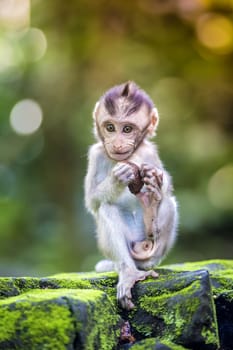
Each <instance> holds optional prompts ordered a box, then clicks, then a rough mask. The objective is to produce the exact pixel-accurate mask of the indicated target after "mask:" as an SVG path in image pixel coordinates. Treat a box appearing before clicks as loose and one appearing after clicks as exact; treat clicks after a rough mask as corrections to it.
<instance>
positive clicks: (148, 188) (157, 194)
mask: <svg viewBox="0 0 233 350" xmlns="http://www.w3.org/2000/svg"><path fill="white" fill-rule="evenodd" d="M146 191H147V192H152V193H153V196H154V198H155V199H156V200H157V201H161V199H162V195H161V193H160V191H159V190H158V189H156V188H155V187H154V186H151V185H146Z"/></svg>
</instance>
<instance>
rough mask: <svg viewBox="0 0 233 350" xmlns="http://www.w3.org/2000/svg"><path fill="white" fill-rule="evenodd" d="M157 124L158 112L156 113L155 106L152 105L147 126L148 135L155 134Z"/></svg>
mask: <svg viewBox="0 0 233 350" xmlns="http://www.w3.org/2000/svg"><path fill="white" fill-rule="evenodd" d="M158 124H159V113H158V110H157V108H155V107H154V108H153V109H152V112H151V122H150V125H149V127H148V136H149V137H153V136H155V134H156V129H157V127H158Z"/></svg>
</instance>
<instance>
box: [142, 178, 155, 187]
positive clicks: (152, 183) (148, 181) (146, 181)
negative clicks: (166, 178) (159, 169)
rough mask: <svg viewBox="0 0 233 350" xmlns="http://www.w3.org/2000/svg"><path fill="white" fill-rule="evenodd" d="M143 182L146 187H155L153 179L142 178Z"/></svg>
mask: <svg viewBox="0 0 233 350" xmlns="http://www.w3.org/2000/svg"><path fill="white" fill-rule="evenodd" d="M143 182H144V183H145V184H146V185H152V186H156V185H157V182H156V178H155V177H148V176H146V177H144V178H143Z"/></svg>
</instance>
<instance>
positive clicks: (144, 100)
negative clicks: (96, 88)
mask: <svg viewBox="0 0 233 350" xmlns="http://www.w3.org/2000/svg"><path fill="white" fill-rule="evenodd" d="M122 98H123V99H125V103H124V104H123V107H122V108H123V110H120V111H119V108H118V105H119V104H118V102H119V99H122ZM101 101H102V102H103V104H104V106H105V108H106V110H107V112H108V113H109V114H110V115H115V114H116V113H117V112H120V113H123V114H124V115H126V116H129V115H131V114H133V113H135V112H137V111H138V110H139V109H140V108H141V106H142V105H143V104H145V105H146V106H147V108H148V111H149V113H150V112H151V111H152V109H153V107H154V104H153V101H152V100H151V99H150V97H149V96H148V95H147V94H146V93H145V91H144V90H142V89H140V87H139V86H138V85H137V84H135V83H134V82H133V81H128V82H126V83H123V84H121V85H116V86H114V87H112V88H111V89H109V90H108V91H107V92H106V93H105V94H104V95H103V96H102V98H101Z"/></svg>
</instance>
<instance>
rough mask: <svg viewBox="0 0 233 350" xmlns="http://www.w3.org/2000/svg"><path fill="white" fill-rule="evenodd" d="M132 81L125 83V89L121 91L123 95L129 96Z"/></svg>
mask: <svg viewBox="0 0 233 350" xmlns="http://www.w3.org/2000/svg"><path fill="white" fill-rule="evenodd" d="M130 83H131V82H130V81H128V82H127V83H125V85H124V86H123V90H122V93H121V96H122V97H128V95H129V88H130Z"/></svg>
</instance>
